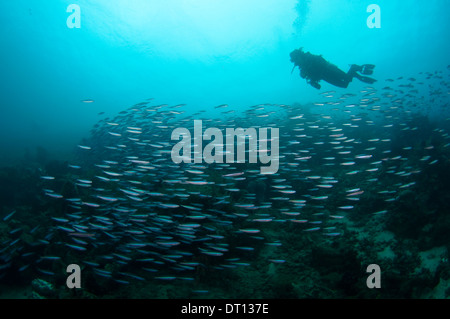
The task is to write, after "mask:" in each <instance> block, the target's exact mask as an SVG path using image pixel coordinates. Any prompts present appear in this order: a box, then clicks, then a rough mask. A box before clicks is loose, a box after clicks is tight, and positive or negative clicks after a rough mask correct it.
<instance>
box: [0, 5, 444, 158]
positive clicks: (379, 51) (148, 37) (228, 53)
mask: <svg viewBox="0 0 450 319" xmlns="http://www.w3.org/2000/svg"><path fill="white" fill-rule="evenodd" d="M373 2H375V3H376V4H378V5H379V6H380V8H381V28H379V29H376V28H373V29H370V28H368V26H367V24H366V20H367V18H368V16H369V14H370V13H367V12H366V9H367V6H368V5H369V4H371V3H373ZM71 3H76V4H78V5H79V7H80V9H81V27H80V28H79V29H77V28H74V29H70V28H68V26H67V24H66V20H67V18H68V17H69V15H70V13H67V12H66V9H67V7H68V6H69V5H70V4H71ZM449 26H450V22H449V20H448V2H447V1H446V0H432V1H419V0H417V1H416V0H409V1H407V2H405V1H387V0H377V1H372V0H371V1H351V0H347V1H346V0H339V1H337V0H311V1H301V0H300V1H298V0H284V1H277V0H266V1H257V0H247V1H239V0H232V1H230V0H227V1H222V0H219V1H209V0H204V1H181V0H178V1H177V0H170V1H156V0H153V1H152V0H150V1H144V0H140V1H139V0H134V1H125V0H116V1H106V0H99V1H95V2H92V1H59V0H58V1H51V2H50V1H45V2H37V1H29V0H16V1H8V2H5V3H3V5H2V10H1V18H0V30H1V31H0V32H1V35H2V36H1V39H2V42H3V43H2V45H1V47H2V50H0V61H1V73H0V76H1V85H0V92H1V95H0V97H1V101H2V102H1V108H0V135H1V137H2V138H1V139H0V150H1V152H0V161H1V162H5V163H8V162H11V161H13V160H15V159H17V158H20V157H22V156H23V154H24V153H25V152H26V151H27V150H28V151H30V152H32V151H34V149H35V148H36V147H37V146H41V147H43V148H45V149H46V150H48V151H49V152H50V153H51V154H52V155H53V156H54V157H57V158H58V157H60V158H65V157H67V156H70V154H71V152H72V150H73V148H74V146H76V144H77V143H78V142H79V140H80V139H81V138H82V137H87V136H88V135H89V130H90V128H91V127H92V126H93V125H94V124H95V123H96V122H97V120H98V119H99V116H98V113H99V112H105V115H113V114H115V113H117V112H119V111H121V110H123V109H125V108H126V107H128V106H130V105H133V104H135V103H138V102H140V101H142V100H144V99H146V98H150V97H151V98H155V99H156V100H157V101H158V102H159V103H167V104H178V103H186V104H188V106H189V109H190V110H192V111H195V110H201V109H209V108H212V107H213V106H215V105H219V104H223V103H226V104H229V105H230V106H233V107H236V108H240V107H247V106H250V105H254V104H258V103H279V104H281V103H286V104H289V103H294V102H300V103H307V102H312V101H314V99H315V98H316V97H317V94H318V93H317V91H316V90H315V89H314V88H312V87H311V86H309V85H307V84H306V83H305V81H304V80H303V79H301V78H300V77H299V76H298V72H297V71H295V72H294V73H293V74H291V73H290V72H291V68H292V64H291V62H290V61H289V53H290V52H291V51H292V50H294V49H296V48H299V47H304V48H305V50H308V51H311V52H312V53H314V54H322V55H323V56H324V57H325V58H326V59H327V60H329V61H330V62H332V63H334V64H336V65H337V66H339V67H341V68H342V69H344V70H347V68H348V65H349V64H352V63H356V64H363V63H372V64H375V65H376V74H375V75H376V78H377V79H380V80H382V79H385V78H389V77H399V76H404V77H408V76H412V75H415V74H417V73H418V72H422V71H430V72H433V71H434V70H440V69H445V67H446V66H447V64H448V62H449V61H448V56H449V52H450V43H449V41H448V39H449V30H450V27H449ZM363 85H364V84H363V83H359V82H358V81H356V82H355V81H354V83H352V84H351V87H352V90H354V91H357V90H358V89H359V88H361V87H363ZM327 89H335V88H334V87H333V86H331V85H328V84H325V85H323V89H322V91H324V90H327ZM337 91H338V92H345V91H346V90H344V89H338V90H337ZM85 99H92V100H94V103H90V104H84V103H81V102H80V101H81V100H85Z"/></svg>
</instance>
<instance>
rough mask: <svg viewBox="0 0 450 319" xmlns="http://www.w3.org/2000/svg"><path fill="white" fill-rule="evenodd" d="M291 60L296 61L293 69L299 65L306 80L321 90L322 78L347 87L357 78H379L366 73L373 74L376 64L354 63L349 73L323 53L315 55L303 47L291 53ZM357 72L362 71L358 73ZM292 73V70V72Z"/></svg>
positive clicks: (370, 81) (366, 79) (367, 80)
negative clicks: (322, 54)
mask: <svg viewBox="0 0 450 319" xmlns="http://www.w3.org/2000/svg"><path fill="white" fill-rule="evenodd" d="M290 56H291V62H293V63H294V67H293V68H292V71H294V69H295V67H296V66H298V67H299V69H300V76H301V77H302V78H303V79H306V82H308V84H310V85H311V86H313V87H315V88H316V89H318V90H320V87H321V86H320V84H319V81H320V80H324V81H326V82H328V83H330V84H333V85H335V86H338V87H341V88H346V87H347V86H348V84H349V83H350V82H351V81H352V80H353V78H357V79H358V80H360V81H362V82H365V83H369V84H372V83H375V82H376V81H377V80H375V79H372V78H369V77H367V76H363V75H361V74H364V75H371V74H372V73H373V69H374V68H375V65H373V64H364V65H361V66H359V65H356V64H352V65H351V66H350V70H348V72H347V73H345V72H344V71H342V70H341V69H339V68H338V67H337V66H335V65H334V64H331V63H330V62H328V61H327V60H325V59H324V58H323V57H322V56H321V55H314V54H311V53H309V52H306V53H305V52H303V48H300V49H298V50H294V51H292V52H291V54H290ZM357 72H359V73H361V74H358V73H357ZM291 73H292V72H291Z"/></svg>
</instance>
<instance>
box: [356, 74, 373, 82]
mask: <svg viewBox="0 0 450 319" xmlns="http://www.w3.org/2000/svg"><path fill="white" fill-rule="evenodd" d="M356 78H357V79H358V80H360V81H362V82H364V83H369V84H373V83H375V82H376V81H377V80H375V79H372V78H369V77H368V76H362V75H358V76H356Z"/></svg>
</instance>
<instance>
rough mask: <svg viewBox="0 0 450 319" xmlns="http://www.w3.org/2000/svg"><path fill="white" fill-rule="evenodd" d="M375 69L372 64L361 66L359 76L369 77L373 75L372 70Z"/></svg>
mask: <svg viewBox="0 0 450 319" xmlns="http://www.w3.org/2000/svg"><path fill="white" fill-rule="evenodd" d="M374 68H375V65H373V64H363V65H362V68H361V71H360V72H361V74H364V75H371V74H373V69H374Z"/></svg>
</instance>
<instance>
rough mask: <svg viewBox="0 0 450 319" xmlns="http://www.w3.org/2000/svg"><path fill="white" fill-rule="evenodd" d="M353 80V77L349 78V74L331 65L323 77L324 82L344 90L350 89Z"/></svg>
mask: <svg viewBox="0 0 450 319" xmlns="http://www.w3.org/2000/svg"><path fill="white" fill-rule="evenodd" d="M352 78H353V77H352V76H349V74H348V73H345V72H344V71H342V70H341V69H339V68H338V67H337V66H335V65H329V67H328V68H327V70H326V72H324V74H323V75H322V79H323V80H324V81H327V82H328V83H330V84H333V85H334V86H337V87H340V88H344V89H345V88H347V87H348V84H349V83H350V82H351V81H352Z"/></svg>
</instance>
